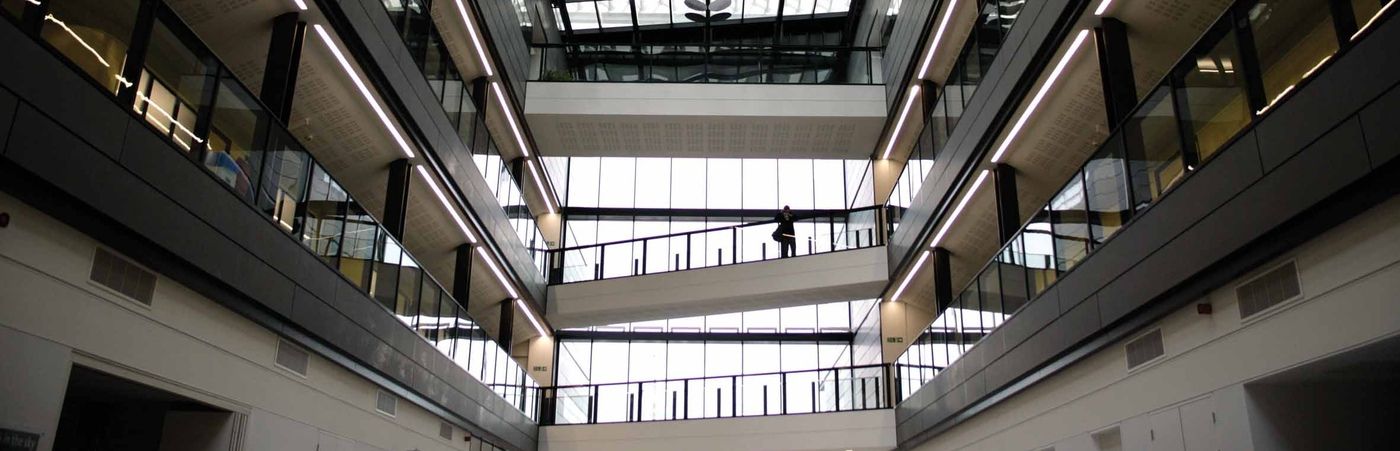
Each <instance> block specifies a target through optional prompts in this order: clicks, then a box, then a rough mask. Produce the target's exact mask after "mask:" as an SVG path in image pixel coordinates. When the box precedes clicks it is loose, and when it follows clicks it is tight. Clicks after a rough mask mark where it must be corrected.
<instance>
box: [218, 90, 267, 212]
mask: <svg viewBox="0 0 1400 451" xmlns="http://www.w3.org/2000/svg"><path fill="white" fill-rule="evenodd" d="M268 123H269V119H268V116H267V113H266V112H264V111H263V109H262V107H261V106H260V105H259V104H258V101H257V100H256V99H255V98H254V97H253V96H252V94H250V93H249V92H248V91H247V90H245V89H243V86H242V85H240V84H238V81H237V80H235V79H233V77H232V76H231V74H227V73H225V74H224V76H222V77H220V78H219V90H218V92H217V93H216V94H215V99H214V116H213V122H212V124H211V125H210V129H209V142H208V148H207V150H208V152H206V153H205V155H204V167H205V168H207V169H209V172H212V173H213V174H214V177H215V178H217V179H219V180H220V181H222V182H224V184H227V185H228V186H230V187H232V188H233V190H234V191H235V192H237V193H239V194H240V195H243V196H244V197H247V198H249V199H251V198H252V190H251V186H252V183H253V182H254V181H256V180H257V179H258V173H257V170H258V169H259V168H260V167H261V163H262V154H263V151H264V150H265V148H264V146H265V145H266V143H265V140H266V138H265V136H266V134H267V126H268Z"/></svg>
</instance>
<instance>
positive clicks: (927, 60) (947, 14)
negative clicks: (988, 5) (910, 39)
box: [919, 0, 958, 79]
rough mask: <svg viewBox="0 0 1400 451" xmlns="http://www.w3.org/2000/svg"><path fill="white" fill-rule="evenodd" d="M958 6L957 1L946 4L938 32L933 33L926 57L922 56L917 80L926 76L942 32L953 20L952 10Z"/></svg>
mask: <svg viewBox="0 0 1400 451" xmlns="http://www.w3.org/2000/svg"><path fill="white" fill-rule="evenodd" d="M957 6H958V0H952V1H950V2H948V8H947V9H944V10H943V20H942V21H941V22H939V23H938V31H935V32H934V35H933V43H932V44H930V45H929V46H928V55H925V56H924V64H923V65H922V67H920V68H919V79H923V78H924V77H927V76H928V67H929V65H930V64H933V54H934V52H937V51H938V43H939V42H942V41H943V32H944V31H946V30H947V29H948V21H949V20H952V18H953V9H955V7H957Z"/></svg>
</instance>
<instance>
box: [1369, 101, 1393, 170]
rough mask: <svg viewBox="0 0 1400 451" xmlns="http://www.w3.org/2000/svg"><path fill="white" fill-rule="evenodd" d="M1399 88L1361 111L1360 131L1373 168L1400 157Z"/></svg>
mask: <svg viewBox="0 0 1400 451" xmlns="http://www.w3.org/2000/svg"><path fill="white" fill-rule="evenodd" d="M1396 118H1400V88H1391V89H1390V91H1389V92H1387V93H1386V94H1385V95H1384V96H1381V98H1379V99H1376V101H1375V103H1372V104H1371V105H1370V106H1367V107H1366V109H1364V110H1362V111H1361V130H1362V132H1363V133H1364V134H1365V135H1366V147H1367V150H1368V151H1370V155H1371V167H1372V168H1375V167H1378V166H1380V165H1382V164H1385V163H1386V162H1388V161H1390V160H1391V159H1394V158H1395V156H1396V155H1400V127H1397V126H1396Z"/></svg>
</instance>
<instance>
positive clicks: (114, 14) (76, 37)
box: [39, 0, 141, 93]
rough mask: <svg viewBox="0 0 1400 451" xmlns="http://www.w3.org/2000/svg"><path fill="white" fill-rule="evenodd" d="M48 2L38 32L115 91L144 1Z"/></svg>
mask: <svg viewBox="0 0 1400 451" xmlns="http://www.w3.org/2000/svg"><path fill="white" fill-rule="evenodd" d="M46 6H47V7H48V14H47V15H45V16H44V24H43V27H42V28H41V30H40V32H39V36H40V37H41V38H42V39H43V40H44V41H46V42H48V43H49V45H50V46H52V47H53V49H54V50H57V51H58V53H60V54H62V55H63V56H64V57H65V58H67V59H68V61H69V62H72V63H73V64H74V65H76V66H78V68H79V69H81V70H82V71H83V72H85V73H86V74H87V75H88V76H89V77H92V79H93V80H96V81H97V83H98V84H99V85H101V86H102V87H103V88H105V89H106V90H107V92H109V93H116V92H117V90H118V89H119V88H120V87H121V86H122V83H121V82H122V81H123V79H122V77H121V75H122V65H123V63H124V62H125V61H126V59H127V58H126V57H127V52H128V51H129V47H130V45H131V39H132V36H134V33H135V32H136V18H137V12H138V11H139V10H140V8H141V2H140V1H139V0H107V1H100V2H99V1H92V0H49V1H47V2H46ZM127 82H130V81H129V80H128V81H127Z"/></svg>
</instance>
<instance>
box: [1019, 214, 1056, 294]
mask: <svg viewBox="0 0 1400 451" xmlns="http://www.w3.org/2000/svg"><path fill="white" fill-rule="evenodd" d="M1051 236H1052V234H1051V229H1050V211H1049V209H1048V208H1043V209H1041V210H1040V211H1038V212H1036V215H1035V217H1034V218H1031V222H1030V223H1029V224H1027V225H1026V228H1025V230H1024V231H1022V232H1021V240H1022V243H1023V244H1024V245H1025V253H1024V254H1023V255H1025V259H1026V260H1025V265H1026V275H1027V277H1029V278H1030V283H1029V286H1030V290H1031V296H1030V298H1032V299H1034V298H1035V297H1036V296H1037V295H1039V294H1040V293H1042V292H1044V291H1045V289H1046V288H1049V287H1050V284H1052V283H1055V279H1057V278H1058V277H1059V274H1058V273H1057V272H1056V271H1055V241H1054V240H1053V239H1051Z"/></svg>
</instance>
